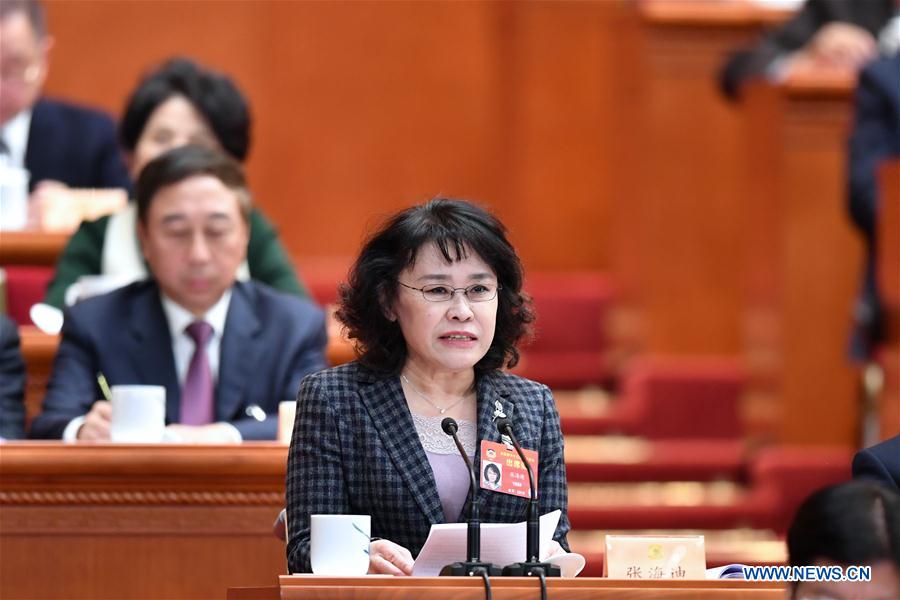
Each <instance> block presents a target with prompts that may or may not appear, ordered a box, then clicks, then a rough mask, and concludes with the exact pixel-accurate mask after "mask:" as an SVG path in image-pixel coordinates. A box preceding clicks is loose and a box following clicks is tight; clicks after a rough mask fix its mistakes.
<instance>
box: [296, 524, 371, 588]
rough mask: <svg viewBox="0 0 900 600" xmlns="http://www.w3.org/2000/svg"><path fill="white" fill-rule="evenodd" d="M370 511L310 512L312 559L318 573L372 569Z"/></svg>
mask: <svg viewBox="0 0 900 600" xmlns="http://www.w3.org/2000/svg"><path fill="white" fill-rule="evenodd" d="M371 523H372V517H370V516H369V515H310V524H309V537H310V548H309V554H310V562H311V563H312V572H313V573H315V574H316V575H347V576H356V575H365V574H366V572H367V571H368V570H369V539H370V537H369V536H370V535H371V533H370V532H371Z"/></svg>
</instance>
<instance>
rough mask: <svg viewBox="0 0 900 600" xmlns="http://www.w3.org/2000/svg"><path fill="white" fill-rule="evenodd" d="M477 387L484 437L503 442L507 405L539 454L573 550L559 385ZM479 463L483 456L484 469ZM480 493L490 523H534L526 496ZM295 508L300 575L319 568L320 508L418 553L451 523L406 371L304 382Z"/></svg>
mask: <svg viewBox="0 0 900 600" xmlns="http://www.w3.org/2000/svg"><path fill="white" fill-rule="evenodd" d="M476 393H477V399H478V423H477V431H478V441H479V443H480V442H481V440H489V441H494V442H499V441H500V434H499V432H498V431H497V429H496V427H495V426H494V423H493V414H494V407H495V402H497V401H499V402H500V403H501V404H502V405H503V410H504V412H505V413H506V415H507V416H508V417H509V419H510V420H511V422H512V424H513V430H514V431H515V433H516V437H517V439H518V440H519V443H521V444H522V447H523V448H528V449H531V450H537V451H538V456H539V458H538V460H539V462H538V500H539V504H540V514H544V513H546V512H549V511H551V510H555V509H557V508H559V509H562V516H561V517H560V520H559V525H558V527H557V529H556V532H555V533H554V536H553V538H554V539H555V540H556V541H558V542H559V543H560V544H561V545H562V546H563V548H565V549H566V550H568V549H569V547H568V542H567V540H566V534H567V533H568V531H569V518H568V514H567V502H568V500H567V497H568V491H567V485H566V467H565V463H564V460H563V438H562V433H561V431H560V427H559V413H557V411H556V405H555V404H554V402H553V396H552V395H551V394H550V390H549V389H548V388H547V387H546V386H544V385H541V384H538V383H535V382H533V381H529V380H527V379H523V378H521V377H516V376H515V375H509V374H506V373H502V372H492V373H488V374H485V375H482V376H481V377H479V378H478V381H477V383H476ZM479 462H480V460H479V456H478V452H476V456H475V465H474V466H475V469H476V473H477V472H479V471H480V465H479ZM477 494H478V498H479V500H480V503H481V504H480V517H481V521H482V523H515V522H518V521H522V520H524V519H525V514H526V506H527V500H526V499H524V498H519V497H515V496H510V495H507V494H501V493H495V492H489V491H487V490H483V489H480V488H479V489H478V490H477ZM468 506H469V503H468V502H467V503H466V505H465V507H464V508H463V511H462V516H461V517H460V520H462V521H464V520H465V519H464V515H466V514H467V513H468ZM287 513H288V527H289V535H288V545H287V558H288V567H289V568H290V571H291V572H292V573H301V572H309V571H310V570H311V568H310V556H309V547H310V540H309V516H310V515H312V514H368V515H371V516H372V536H373V537H379V538H384V539H388V540H391V541H393V542H395V543H397V544H400V545H401V546H404V547H406V548H408V549H409V551H410V552H412V554H413V556H416V555H417V554H418V553H419V550H421V548H422V545H423V544H424V543H425V538H426V537H428V532H429V530H430V528H431V525H432V524H433V523H442V522H443V521H444V514H443V510H442V509H441V501H440V497H439V496H438V491H437V486H436V484H435V482H434V474H433V472H432V470H431V465H430V464H429V462H428V458H427V457H426V455H425V450H424V449H423V448H422V444H421V442H420V441H419V436H418V434H417V432H416V428H415V426H414V425H413V420H412V416H411V415H410V412H409V408H408V407H407V404H406V399H405V397H404V395H403V389H402V388H401V386H400V378H399V377H398V376H380V375H376V374H374V373H372V372H371V371H369V370H367V369H365V368H364V367H362V366H361V365H359V364H358V363H356V362H353V363H348V364H345V365H341V366H339V367H335V368H333V369H328V370H326V371H320V372H319V373H315V374H313V375H309V376H308V377H306V378H305V379H304V380H303V383H302V384H301V385H300V392H299V395H298V398H297V417H296V420H295V421H294V434H293V438H292V440H291V447H290V453H289V456H288V470H287ZM459 558H460V560H463V559H464V558H465V557H464V556H460V557H459Z"/></svg>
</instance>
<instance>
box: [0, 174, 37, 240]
mask: <svg viewBox="0 0 900 600" xmlns="http://www.w3.org/2000/svg"><path fill="white" fill-rule="evenodd" d="M29 177H30V175H29V173H28V171H26V170H25V169H21V168H19V167H10V166H8V165H0V231H16V230H20V229H25V226H26V225H27V224H28V179H29Z"/></svg>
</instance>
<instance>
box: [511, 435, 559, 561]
mask: <svg viewBox="0 0 900 600" xmlns="http://www.w3.org/2000/svg"><path fill="white" fill-rule="evenodd" d="M497 429H498V430H499V431H500V433H502V434H504V435H507V436H509V439H511V440H512V443H513V447H515V449H516V452H517V453H518V454H519V458H521V459H522V464H524V465H525V469H527V470H528V487H529V491H530V492H531V497H530V498H529V499H528V520H527V523H526V525H525V527H526V529H525V561H524V562H518V563H512V564H511V565H506V566H505V567H503V575H505V576H511V577H542V576H546V577H560V576H561V572H560V569H559V567H558V566H556V565H554V564H553V563H548V562H541V561H540V560H539V552H540V551H539V549H538V547H539V545H540V535H541V523H540V520H539V519H538V501H537V490H536V489H535V487H534V473H533V472H532V470H531V464H530V463H529V462H528V459H527V458H526V457H525V452H524V451H523V450H522V446H520V445H519V441H518V440H517V439H516V436H515V434H513V430H512V423H510V422H509V419H499V420H498V421H497Z"/></svg>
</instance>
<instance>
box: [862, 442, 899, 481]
mask: <svg viewBox="0 0 900 600" xmlns="http://www.w3.org/2000/svg"><path fill="white" fill-rule="evenodd" d="M853 477H856V478H859V479H871V480H874V481H877V482H879V483H880V484H882V485H884V486H885V487H889V488H891V489H893V490H898V491H900V435H895V436H894V437H892V438H890V439H887V440H885V441H883V442H881V443H880V444H875V445H874V446H871V447H869V448H863V449H862V450H860V451H859V452H857V453H856V456H854V457H853Z"/></svg>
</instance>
